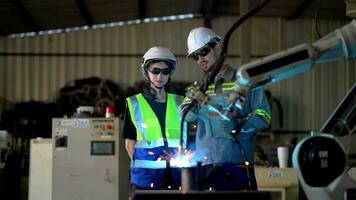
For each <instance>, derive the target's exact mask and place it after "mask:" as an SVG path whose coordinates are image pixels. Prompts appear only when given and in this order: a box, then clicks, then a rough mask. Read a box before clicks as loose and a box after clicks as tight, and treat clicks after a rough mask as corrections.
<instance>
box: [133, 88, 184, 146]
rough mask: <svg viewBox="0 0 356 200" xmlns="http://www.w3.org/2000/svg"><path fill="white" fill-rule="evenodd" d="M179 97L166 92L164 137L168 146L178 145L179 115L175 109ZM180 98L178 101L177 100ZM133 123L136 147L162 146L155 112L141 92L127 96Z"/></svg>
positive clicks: (161, 137) (159, 126) (159, 127)
mask: <svg viewBox="0 0 356 200" xmlns="http://www.w3.org/2000/svg"><path fill="white" fill-rule="evenodd" d="M180 99H181V98H180V97H178V96H177V95H173V94H167V109H166V115H165V116H166V130H165V132H166V138H167V143H168V147H179V141H180V117H179V114H178V111H177V108H178V106H179V103H180V102H181V100H180ZM178 100H180V102H177V101H178ZM127 102H128V108H129V110H130V116H131V119H132V122H133V124H134V125H135V127H136V130H137V138H136V139H137V142H136V146H135V147H136V148H155V147H159V146H164V142H163V136H162V132H161V125H160V123H159V120H158V118H157V116H156V114H155V113H154V112H153V110H152V108H151V106H150V105H149V104H148V102H147V101H146V99H145V98H144V97H143V95H142V94H138V95H135V96H132V97H129V98H127Z"/></svg>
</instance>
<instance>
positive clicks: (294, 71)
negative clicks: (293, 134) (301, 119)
mask: <svg viewBox="0 0 356 200" xmlns="http://www.w3.org/2000/svg"><path fill="white" fill-rule="evenodd" d="M355 57H356V20H352V21H351V23H349V24H347V25H345V26H344V27H342V28H340V29H337V30H335V31H334V32H333V33H330V34H328V35H326V36H325V37H323V38H321V39H320V40H318V41H316V42H314V43H312V44H301V45H299V46H296V47H293V48H290V49H288V50H286V51H282V52H279V53H276V54H273V55H270V56H267V57H265V58H262V59H260V60H257V61H254V62H250V63H247V64H245V65H243V66H242V67H241V68H240V69H239V70H238V72H237V77H238V79H237V82H236V86H237V87H236V90H235V92H233V93H231V94H230V101H231V103H233V104H235V105H236V106H237V107H239V106H241V105H242V104H243V103H244V102H243V98H240V96H241V93H242V92H241V89H240V88H244V87H247V88H254V87H258V86H266V85H269V84H273V83H276V82H278V81H281V80H283V79H286V78H290V77H293V76H295V75H298V74H300V73H303V72H306V71H309V70H310V69H311V68H312V67H313V66H314V64H319V63H326V62H332V61H337V60H348V59H355ZM241 86H242V87H241ZM242 96H243V94H242ZM355 128H356V83H355V84H354V85H353V87H352V89H351V90H350V91H349V93H348V94H347V97H345V98H344V99H343V101H342V102H341V104H340V105H339V106H338V107H337V108H336V110H335V112H334V113H333V114H332V116H331V117H330V118H329V119H328V121H327V122H326V124H325V125H324V126H323V127H322V129H321V133H319V134H317V135H313V136H310V137H307V138H305V139H303V140H302V141H301V142H299V143H298V145H297V146H296V148H295V150H294V152H293V166H294V167H295V168H296V170H297V173H298V177H299V180H300V182H301V185H302V187H303V188H304V190H305V193H306V195H307V197H308V199H325V200H334V199H340V200H341V199H346V198H347V199H352V198H353V197H354V196H353V197H350V196H348V195H355V192H356V181H355V180H353V179H352V178H351V177H350V176H349V174H348V171H349V169H350V163H348V158H347V156H346V155H347V154H346V153H347V148H345V145H344V144H343V143H342V142H340V140H339V139H338V138H336V137H335V136H336V135H339V136H340V135H341V136H345V135H346V136H350V135H351V134H352V133H353V132H354V130H355Z"/></svg>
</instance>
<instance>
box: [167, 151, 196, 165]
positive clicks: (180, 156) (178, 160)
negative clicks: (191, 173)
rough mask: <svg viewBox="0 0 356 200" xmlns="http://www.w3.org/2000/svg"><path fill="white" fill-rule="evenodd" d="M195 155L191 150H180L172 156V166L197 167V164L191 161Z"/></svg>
mask: <svg viewBox="0 0 356 200" xmlns="http://www.w3.org/2000/svg"><path fill="white" fill-rule="evenodd" d="M193 155H194V153H193V152H191V151H189V150H178V151H177V152H176V153H175V154H174V155H171V160H170V165H171V166H172V167H179V168H183V167H192V166H195V165H196V163H194V162H192V161H191V158H192V156H193Z"/></svg>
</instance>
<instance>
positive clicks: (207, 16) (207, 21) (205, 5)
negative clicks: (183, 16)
mask: <svg viewBox="0 0 356 200" xmlns="http://www.w3.org/2000/svg"><path fill="white" fill-rule="evenodd" d="M218 2H219V1H217V0H205V1H204V0H203V1H201V4H200V13H201V14H202V15H203V18H204V26H205V27H208V28H211V26H212V24H211V20H212V19H213V18H214V16H215V14H216V12H217V7H218Z"/></svg>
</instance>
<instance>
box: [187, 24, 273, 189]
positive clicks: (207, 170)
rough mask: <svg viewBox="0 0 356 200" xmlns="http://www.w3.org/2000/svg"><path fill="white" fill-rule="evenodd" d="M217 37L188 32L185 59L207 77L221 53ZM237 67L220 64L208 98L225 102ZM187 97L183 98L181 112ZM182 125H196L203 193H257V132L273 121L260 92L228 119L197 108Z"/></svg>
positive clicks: (210, 33) (203, 30)
mask: <svg viewBox="0 0 356 200" xmlns="http://www.w3.org/2000/svg"><path fill="white" fill-rule="evenodd" d="M220 41H221V37H220V36H219V35H217V34H216V33H215V32H213V31H212V30H211V29H208V28H205V27H199V28H195V29H193V30H191V31H190V33H189V36H188V39H187V46H188V55H187V56H188V57H190V58H193V59H194V60H195V61H196V62H197V64H198V66H199V67H200V68H201V69H202V70H203V71H204V72H205V73H211V71H212V70H213V67H215V65H214V63H215V61H216V60H217V59H218V58H219V55H220V53H221V51H222V46H221V42H220ZM235 80H236V69H234V68H232V67H231V66H229V65H227V64H223V65H222V66H221V68H220V70H219V72H218V73H217V75H216V76H215V79H214V83H213V84H211V85H209V86H208V88H207V91H206V94H207V95H208V96H209V97H210V98H211V99H212V100H213V101H214V102H216V103H218V104H219V103H220V104H223V103H224V102H226V101H224V100H226V99H227V97H228V95H229V93H230V92H231V90H232V89H233V87H234V86H235ZM190 103H191V99H190V98H189V97H186V98H185V99H184V102H183V104H182V106H181V111H184V110H185V109H186V108H187V105H188V104H190ZM185 120H186V121H190V122H197V133H196V152H195V155H196V157H195V160H196V161H198V162H201V163H202V166H203V169H204V174H205V177H204V189H212V190H257V185H256V179H255V175H254V169H253V164H254V160H253V152H254V149H255V145H256V134H257V132H259V131H261V130H263V129H264V128H266V127H267V126H268V125H269V123H270V121H271V110H270V107H269V104H268V101H267V98H266V96H265V93H264V90H263V89H262V88H256V89H253V90H252V91H250V92H249V95H248V96H247V100H246V103H245V104H244V105H243V108H242V109H240V110H236V111H235V112H234V113H233V118H232V120H226V118H222V117H221V116H220V115H219V114H218V113H216V111H214V110H210V109H209V108H208V107H207V106H198V105H195V106H194V107H193V108H192V109H190V110H189V112H188V114H187V117H186V118H185Z"/></svg>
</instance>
